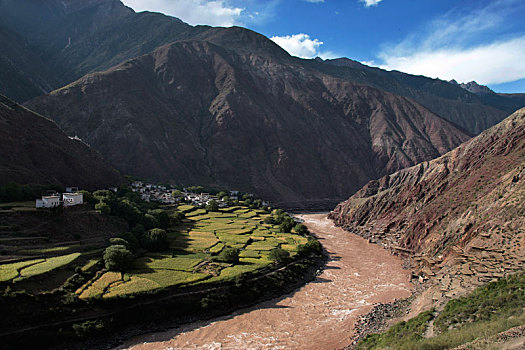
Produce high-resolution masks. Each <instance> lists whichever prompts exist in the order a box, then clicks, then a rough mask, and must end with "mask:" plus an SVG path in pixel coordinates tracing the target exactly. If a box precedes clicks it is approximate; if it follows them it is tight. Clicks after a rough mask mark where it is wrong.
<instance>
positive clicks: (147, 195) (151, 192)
mask: <svg viewBox="0 0 525 350" xmlns="http://www.w3.org/2000/svg"><path fill="white" fill-rule="evenodd" d="M131 190H132V191H133V192H136V193H138V194H140V196H141V198H142V200H144V201H146V202H151V201H156V202H161V203H163V204H175V203H178V202H179V201H180V200H181V198H180V197H178V196H175V195H174V193H173V189H172V188H171V187H166V186H162V185H153V184H150V183H144V182H142V181H135V182H133V183H132V184H131Z"/></svg>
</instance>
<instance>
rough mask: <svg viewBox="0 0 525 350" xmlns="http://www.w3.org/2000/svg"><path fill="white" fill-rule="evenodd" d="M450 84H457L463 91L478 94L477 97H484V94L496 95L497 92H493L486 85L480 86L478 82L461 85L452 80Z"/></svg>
mask: <svg viewBox="0 0 525 350" xmlns="http://www.w3.org/2000/svg"><path fill="white" fill-rule="evenodd" d="M450 83H452V84H454V83H455V84H456V85H459V86H461V87H462V88H463V89H465V90H467V91H469V92H472V93H473V94H476V95H483V94H494V93H495V92H494V91H493V90H491V89H490V88H489V87H487V86H485V85H480V84H478V83H477V82H475V81H471V82H468V83H461V84H458V82H457V81H455V80H451V81H450Z"/></svg>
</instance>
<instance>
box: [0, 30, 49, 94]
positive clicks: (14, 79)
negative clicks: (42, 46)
mask: <svg viewBox="0 0 525 350" xmlns="http://www.w3.org/2000/svg"><path fill="white" fill-rule="evenodd" d="M28 46H29V45H28V44H27V42H26V40H25V39H24V38H23V37H21V36H20V35H18V34H16V33H13V32H12V31H10V30H7V29H5V28H3V27H2V26H0V47H1V48H2V50H0V76H1V77H2V79H1V81H0V94H3V95H9V96H14V97H16V98H17V99H18V100H20V101H25V100H28V99H30V98H32V97H35V96H38V95H43V94H45V93H47V92H49V91H50V90H53V87H55V86H57V85H59V83H58V80H57V79H56V78H55V76H54V73H53V72H52V71H51V70H50V69H49V68H48V67H47V66H46V65H45V64H44V62H43V61H42V60H41V59H40V57H38V56H37V55H35V54H34V53H33V50H32V49H31V48H30V47H28Z"/></svg>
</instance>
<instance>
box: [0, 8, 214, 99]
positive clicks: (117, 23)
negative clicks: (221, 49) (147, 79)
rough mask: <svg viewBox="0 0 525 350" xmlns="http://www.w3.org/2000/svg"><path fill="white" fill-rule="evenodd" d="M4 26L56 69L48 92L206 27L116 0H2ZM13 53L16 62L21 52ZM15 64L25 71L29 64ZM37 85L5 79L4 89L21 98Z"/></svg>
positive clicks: (42, 61) (49, 67)
mask: <svg viewBox="0 0 525 350" xmlns="http://www.w3.org/2000/svg"><path fill="white" fill-rule="evenodd" d="M0 26H2V27H4V28H5V29H6V30H9V31H10V32H12V33H15V34H16V35H18V36H19V38H20V39H19V40H18V41H23V42H24V43H25V45H26V52H25V53H24V54H25V55H31V56H33V57H36V58H37V59H36V60H34V61H35V62H36V63H37V64H38V65H45V66H46V67H47V70H49V71H51V72H52V75H51V76H50V77H49V78H48V79H47V80H46V84H47V85H49V86H51V88H49V87H47V86H46V92H49V91H52V90H53V89H56V88H59V87H61V86H63V85H67V84H68V83H70V82H72V81H74V80H76V79H78V78H80V77H82V76H83V75H85V74H86V73H89V72H94V71H100V70H105V69H107V68H110V67H112V66H114V65H116V64H118V63H121V62H123V61H125V60H128V59H130V58H133V57H136V56H140V55H143V54H146V53H148V52H150V51H152V50H153V49H155V48H156V47H158V46H161V45H164V44H167V43H169V42H172V41H175V40H179V39H184V38H187V37H189V36H192V35H194V34H191V35H190V34H189V33H188V32H191V33H193V32H195V33H200V32H201V31H202V30H204V28H207V27H202V28H201V27H191V26H189V25H188V24H186V23H183V22H182V21H180V20H179V19H176V18H173V17H168V16H165V15H162V14H159V13H150V12H142V13H135V12H134V11H133V10H131V9H130V8H128V7H126V6H124V4H122V2H120V1H118V0H38V1H36V0H0ZM0 43H2V42H0ZM0 57H1V56H0ZM10 58H11V60H12V61H13V62H15V64H16V63H17V61H16V58H17V56H10ZM14 69H16V70H20V71H25V66H23V65H22V66H21V67H17V66H15V67H14ZM30 73H32V72H28V73H27V74H26V76H27V79H25V81H24V83H25V84H27V85H31V84H32V80H33V78H32V77H33V76H34V75H33V74H30ZM33 85H36V86H34V87H33V88H32V90H34V92H33V93H31V94H29V93H28V92H25V93H24V92H20V91H18V90H16V89H14V90H12V89H9V86H10V80H9V79H6V80H3V81H0V91H4V92H5V93H6V94H7V95H8V96H9V97H11V98H13V99H15V100H17V101H21V102H23V101H26V100H28V99H29V98H27V96H28V95H30V98H31V97H36V96H39V95H42V93H41V92H40V90H41V89H40V86H39V84H33Z"/></svg>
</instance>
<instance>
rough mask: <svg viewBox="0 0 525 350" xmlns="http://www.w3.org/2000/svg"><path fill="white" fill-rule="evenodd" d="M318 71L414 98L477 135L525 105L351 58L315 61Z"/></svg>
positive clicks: (312, 62) (522, 102)
mask: <svg viewBox="0 0 525 350" xmlns="http://www.w3.org/2000/svg"><path fill="white" fill-rule="evenodd" d="M311 64H312V65H315V66H316V68H317V69H319V70H321V71H323V72H324V73H326V74H330V75H333V76H335V77H339V78H343V79H348V80H351V81H355V82H359V83H361V84H366V85H369V86H373V87H375V88H378V89H381V90H385V91H389V92H392V93H394V94H397V95H400V96H405V97H408V98H411V99H414V100H415V101H417V102H418V103H420V104H422V105H423V106H425V107H427V108H428V109H430V110H431V111H432V112H434V113H436V114H437V115H439V116H440V117H442V118H445V119H447V120H449V121H451V122H453V123H455V124H457V125H460V126H462V127H463V128H465V129H466V130H468V131H469V132H470V133H471V134H473V135H477V134H479V133H480V132H482V131H483V130H486V129H488V128H489V127H491V126H493V125H495V124H497V123H498V122H500V121H501V120H503V119H504V118H505V117H506V116H508V115H509V114H510V113H512V112H514V111H515V110H517V109H518V108H521V107H524V106H525V104H524V103H525V101H520V100H511V99H507V98H506V97H504V96H498V99H491V98H484V97H483V96H480V95H477V94H475V93H473V92H471V91H469V90H467V89H464V88H462V87H461V86H460V85H459V84H457V83H451V82H447V81H444V80H440V79H430V78H427V77H424V76H417V75H411V74H406V73H403V72H398V71H386V70H384V69H380V68H376V67H369V66H367V65H364V64H362V63H359V62H356V61H353V60H350V59H348V58H338V59H333V60H325V61H323V60H321V59H316V60H312V61H311Z"/></svg>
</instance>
